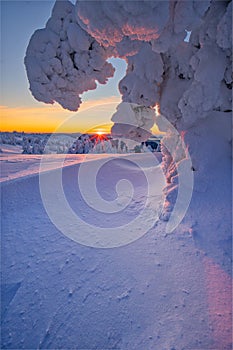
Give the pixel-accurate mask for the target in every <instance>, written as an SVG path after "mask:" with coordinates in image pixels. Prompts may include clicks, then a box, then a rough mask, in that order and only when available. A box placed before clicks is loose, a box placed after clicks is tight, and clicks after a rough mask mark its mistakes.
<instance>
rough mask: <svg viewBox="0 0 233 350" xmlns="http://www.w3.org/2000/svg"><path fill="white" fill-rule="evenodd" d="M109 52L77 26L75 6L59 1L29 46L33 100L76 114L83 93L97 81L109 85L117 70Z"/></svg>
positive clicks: (27, 54)
mask: <svg viewBox="0 0 233 350" xmlns="http://www.w3.org/2000/svg"><path fill="white" fill-rule="evenodd" d="M108 56H109V54H108V52H107V49H105V48H104V47H101V46H100V45H99V44H98V43H97V42H96V40H95V39H94V38H93V37H91V36H90V35H89V34H88V33H86V32H85V31H84V30H83V29H82V28H81V27H80V26H79V25H78V23H77V21H76V19H75V14H74V5H72V4H71V3H70V2H69V1H57V2H56V3H55V5H54V8H53V11H52V16H51V18H50V19H49V20H48V22H47V24H46V27H45V28H44V29H40V30H37V31H36V32H35V33H34V34H33V36H32V38H31V40H30V43H29V45H28V48H27V52H26V57H25V65H26V69H27V75H28V79H29V82H30V90H31V92H32V94H33V96H34V97H35V98H36V99H37V100H39V101H42V102H45V103H54V102H55V101H56V102H58V103H59V104H60V105H62V107H64V108H66V109H69V110H71V111H76V110H77V109H78V108H79V106H80V103H81V98H80V95H81V94H82V93H83V92H84V91H88V90H94V89H95V88H96V81H98V82H99V83H102V84H104V83H106V81H107V79H108V78H109V77H111V76H113V73H114V68H113V67H112V65H111V64H110V63H108V62H106V58H107V57H108Z"/></svg>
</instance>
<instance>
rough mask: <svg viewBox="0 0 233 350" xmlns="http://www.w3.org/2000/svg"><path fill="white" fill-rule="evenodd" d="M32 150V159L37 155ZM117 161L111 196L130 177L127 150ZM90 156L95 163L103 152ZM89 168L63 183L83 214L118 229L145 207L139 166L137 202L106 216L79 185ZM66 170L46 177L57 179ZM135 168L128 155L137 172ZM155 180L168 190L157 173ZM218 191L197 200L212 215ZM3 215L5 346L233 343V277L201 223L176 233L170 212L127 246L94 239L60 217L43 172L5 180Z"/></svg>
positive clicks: (69, 173)
mask: <svg viewBox="0 0 233 350" xmlns="http://www.w3.org/2000/svg"><path fill="white" fill-rule="evenodd" d="M131 156H132V157H135V156H136V157H138V159H139V160H140V159H141V162H142V164H144V168H142V169H143V171H145V170H146V169H149V168H150V163H148V162H147V161H146V162H145V161H144V160H143V159H145V158H143V157H145V154H141V155H131ZM22 157H25V162H24V163H23V162H22V165H23V164H24V166H25V167H26V166H27V160H28V159H29V158H30V157H29V156H25V155H22ZM53 157H54V161H55V162H56V158H57V156H55V155H53ZM59 157H61V155H59ZM98 157H99V158H98V159H100V158H101V157H103V155H98ZM78 159H80V156H78ZM115 161H116V162H117V166H116V167H114V166H113V167H109V168H108V171H102V173H101V174H100V175H101V177H100V179H99V182H98V183H99V186H100V187H99V188H98V189H99V190H100V193H101V194H102V195H103V196H104V198H105V200H106V199H107V200H111V198H112V195H113V196H114V186H113V185H114V184H113V182H112V177H113V178H114V176H115V177H117V176H118V175H120V176H121V177H122V171H124V168H125V159H124V157H122V156H121V157H117V158H116V160H115ZM88 164H89V167H90V168H89V169H90V171H91V169H93V172H94V169H95V166H96V161H90V162H89V163H88ZM79 167H80V165H79V164H75V165H71V166H67V167H64V168H63V188H64V191H65V193H66V197H67V199H68V200H69V204H70V205H71V206H72V208H73V210H74V211H75V212H76V215H79V216H81V217H82V218H83V219H84V220H86V221H89V222H92V223H93V222H94V223H95V225H97V226H103V225H104V227H109V234H110V235H111V228H112V227H114V226H119V224H122V223H123V222H124V220H129V219H131V217H132V216H134V215H137V214H138V212H139V211H140V208H141V206H142V205H143V201H144V198H145V193H146V191H145V190H146V183H145V182H144V181H141V180H140V176H139V175H137V176H136V177H134V179H133V185H134V188H135V190H136V193H137V195H136V198H134V200H133V201H132V203H131V204H130V206H129V207H128V209H127V211H126V212H124V213H123V214H122V215H123V216H122V217H119V216H114V215H113V216H111V217H110V216H109V215H110V214H108V221H103V215H101V214H99V213H98V212H97V211H93V210H92V209H91V208H90V207H89V206H87V203H85V201H83V200H82V197H81V195H80V193H79V192H78V191H77V185H76V178H77V172H78V171H79ZM153 168H154V165H153ZM105 170H106V169H105ZM224 170H225V169H224ZM57 171H58V170H52V171H48V172H47V173H44V174H42V175H41V176H45V177H47V178H48V179H50V180H51V184H52V181H53V178H55V177H56V172H57ZM134 172H135V167H134V166H133V165H132V164H131V163H127V175H128V176H131V175H132V174H134ZM19 176H20V174H19ZM154 180H155V181H154V183H155V186H154V187H155V189H156V183H157V186H158V187H160V190H161V189H162V187H163V185H162V184H158V182H157V181H156V174H155V175H154ZM224 186H225V184H223V188H224ZM226 189H227V188H226ZM219 192H221V189H219ZM215 194H216V193H215ZM212 195H214V193H212ZM224 195H225V194H224ZM106 196H107V197H106ZM216 198H218V197H216ZM216 198H215V199H216ZM54 199H55V198H54ZM208 200H209V199H208V198H205V197H203V198H202V200H201V202H200V203H195V202H194V203H193V206H195V207H197V206H199V205H200V204H201V203H202V204H203V205H202V206H201V207H200V210H201V211H203V212H202V217H206V215H207V214H208V213H209V208H208V207H207V206H206V203H207V202H208ZM215 202H216V200H215ZM212 203H213V202H212ZM54 208H55V209H56V201H55V202H54ZM216 208H217V207H216ZM195 210H196V209H195ZM212 210H213V211H214V215H222V213H220V214H218V213H217V212H216V211H215V209H214V208H212ZM191 213H193V209H192V210H191V211H190V214H191ZM60 215H62V213H61V214H60ZM2 217H3V218H4V220H3V222H2V281H1V287H2V349H74V348H75V349H100V348H101V349H122V350H131V349H135V350H141V349H148V350H149V349H151V350H154V349H166V350H171V349H185V350H186V349H200V350H204V349H216V350H217V349H218V350H220V349H231V316H230V312H231V307H230V305H231V278H230V277H229V274H228V273H227V272H225V271H224V267H223V266H221V265H220V264H219V261H218V259H217V258H218V257H219V255H217V256H216V254H214V253H215V252H214V250H213V249H211V245H210V246H209V245H208V235H207V234H206V235H205V236H203V237H202V240H198V237H199V232H200V231H199V228H198V227H196V228H192V227H191V226H190V225H189V224H188V222H185V223H183V224H181V225H180V226H179V227H178V228H177V229H176V230H175V231H174V232H173V233H172V234H169V235H168V234H165V223H164V222H161V221H160V222H157V224H156V225H155V226H154V228H152V229H150V230H149V231H148V232H147V234H145V235H143V236H142V237H141V238H140V239H138V240H136V241H134V242H133V243H131V244H128V245H125V246H122V247H120V248H115V249H94V248H91V247H86V246H83V245H80V244H78V243H76V242H74V241H73V240H70V239H69V238H68V237H66V236H64V235H63V234H62V233H61V232H59V230H58V229H57V228H56V227H55V226H54V225H53V224H52V223H51V221H50V219H49V217H48V216H47V214H46V211H45V208H44V206H43V204H42V201H41V194H40V189H39V175H38V174H34V175H31V176H29V175H27V176H25V177H24V178H20V177H19V178H18V179H15V180H14V181H5V182H3V183H2ZM64 219H65V218H64ZM216 221H218V218H217V220H216ZM206 229H207V228H206ZM194 230H195V231H196V232H195V233H194ZM206 233H208V234H211V232H206ZM197 243H198V246H197ZM222 244H223V243H222ZM225 267H226V266H225Z"/></svg>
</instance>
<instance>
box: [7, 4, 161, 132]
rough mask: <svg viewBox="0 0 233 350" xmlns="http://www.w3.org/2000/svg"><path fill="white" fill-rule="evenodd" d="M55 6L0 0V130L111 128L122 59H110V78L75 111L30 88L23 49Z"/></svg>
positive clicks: (122, 71) (84, 99)
mask: <svg viewBox="0 0 233 350" xmlns="http://www.w3.org/2000/svg"><path fill="white" fill-rule="evenodd" d="M73 2H74V1H73ZM53 5H54V1H50V0H46V1H1V94H0V113H1V127H0V130H1V131H13V130H17V131H25V132H54V131H57V132H87V131H88V130H90V129H93V128H95V127H100V128H101V126H102V128H104V129H106V130H107V131H109V129H110V119H111V116H112V114H113V113H114V111H115V109H116V106H117V105H118V103H120V101H121V96H120V93H119V91H118V83H119V81H120V80H121V79H122V78H123V76H124V75H125V71H126V62H125V61H124V60H121V59H116V58H112V59H110V62H111V63H112V64H113V66H114V67H115V69H116V72H115V75H114V77H113V78H111V79H109V81H108V83H107V84H106V85H100V84H98V87H97V89H96V90H93V91H89V92H86V93H84V94H83V96H82V100H83V103H82V105H81V108H80V109H79V111H78V112H69V111H67V110H64V109H63V108H62V107H60V105H58V104H57V103H55V104H54V105H46V104H44V103H42V102H38V101H36V100H35V99H34V98H33V96H32V95H31V93H30V91H29V86H28V81H27V76H26V71H25V67H24V63H23V61H24V56H25V52H26V48H27V45H28V42H29V40H30V37H31V35H32V34H33V32H34V31H35V30H36V29H39V28H43V27H44V26H45V23H46V22H47V20H48V18H49V17H50V13H51V10H52V7H53ZM103 125H105V126H103ZM153 131H154V132H155V131H156V128H154V129H153Z"/></svg>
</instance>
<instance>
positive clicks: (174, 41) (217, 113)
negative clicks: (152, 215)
mask: <svg viewBox="0 0 233 350" xmlns="http://www.w3.org/2000/svg"><path fill="white" fill-rule="evenodd" d="M231 14H232V2H231V1H215V0H213V1H210V0H204V1H195V0H192V1H178V2H175V1H162V2H161V1H143V0H141V1H124V2H123V1H118V0H115V1H102V0H99V1H79V0H77V1H76V4H75V5H73V4H71V3H70V2H68V1H57V2H56V3H55V6H54V9H53V12H52V15H51V18H50V19H49V21H48V22H47V24H46V28H45V29H42V30H38V31H36V32H35V33H34V35H33V36H32V39H31V41H30V43H29V46H28V49H27V53H26V58H25V64H26V68H27V74H28V78H29V82H30V89H31V91H32V93H33V95H34V96H35V98H37V99H38V100H40V101H43V102H46V103H53V102H54V101H57V102H58V103H60V104H61V105H62V106H63V107H64V108H68V109H70V110H77V109H78V107H79V105H80V103H81V99H80V95H81V94H82V93H83V92H84V91H87V90H90V89H95V87H96V82H95V81H99V82H100V83H106V81H107V78H108V77H110V76H112V75H113V73H114V69H113V67H112V66H111V65H110V64H109V63H108V62H107V59H108V58H109V57H112V56H114V57H121V58H123V59H125V60H126V61H127V63H128V68H127V72H126V76H125V77H124V78H123V79H122V80H121V81H120V83H119V90H120V92H121V94H122V101H123V102H122V104H120V106H119V107H118V110H117V112H116V113H115V115H114V116H113V121H114V123H115V125H114V126H113V129H112V131H113V133H116V134H117V135H121V136H125V137H126V138H128V139H132V140H133V141H135V140H136V141H138V140H139V139H140V140H141V141H143V140H144V139H146V138H148V137H149V135H150V128H151V126H152V124H153V122H154V117H153V112H152V108H153V107H154V106H155V105H156V104H158V105H159V106H160V113H161V114H162V115H163V116H165V118H166V119H167V121H168V122H169V123H171V125H172V126H173V127H174V128H175V129H176V130H178V132H179V133H180V135H181V138H182V140H183V141H184V142H185V144H186V149H185V150H183V149H181V148H180V140H179V138H177V135H176V133H174V132H173V131H172V128H170V127H169V123H168V124H167V123H165V124H164V123H163V122H162V121H161V119H160V117H159V116H158V117H157V118H156V119H157V123H158V125H159V127H160V130H161V131H165V132H166V137H165V138H164V140H163V144H162V153H163V169H164V172H165V174H166V178H167V187H166V189H165V195H166V205H165V208H164V213H163V218H164V219H167V218H168V217H169V213H170V212H171V211H172V208H173V206H174V202H175V199H176V193H177V189H178V186H179V178H178V173H177V169H178V168H179V166H180V165H181V163H182V162H184V160H185V159H187V156H188V152H189V154H190V155H191V159H192V167H190V172H194V180H195V185H194V193H193V202H192V203H195V202H196V203H197V206H200V207H201V206H203V210H204V207H205V206H206V205H208V201H205V200H204V201H203V202H202V205H200V204H199V203H198V200H199V198H200V193H203V192H204V193H205V194H206V193H207V192H208V191H213V187H212V188H210V185H209V184H210V183H212V184H213V186H214V187H216V188H217V187H219V188H221V185H222V184H220V183H219V181H223V182H225V183H227V184H229V183H230V181H229V179H230V153H231V139H232V137H231V135H229V132H228V130H230V126H231V120H230V117H229V116H230V113H229V112H231V88H232V75H231V69H230V67H231V64H230V63H231V59H232V53H231V42H232V39H231V23H232V18H231ZM187 31H188V32H191V35H190V37H189V40H187V39H186V34H187ZM138 110H141V111H143V113H138ZM129 124H130V125H129ZM220 126H221V127H220ZM218 129H219V130H221V131H220V132H219V133H218V132H217V130H218ZM211 133H212V134H211ZM213 135H214V136H213ZM171 148H172V149H173V150H174V151H173V152H172V153H173V154H172V155H171V154H170V152H169V151H168V149H171ZM200 148H201V149H200ZM216 148H218V152H220V153H222V154H224V159H225V160H226V161H225V163H224V164H222V162H221V161H220V158H219V157H213V154H212V152H213V150H214V152H215V150H216ZM218 152H217V154H218ZM221 167H223V168H224V169H225V171H224V173H223V170H222V168H221ZM220 174H222V176H223V174H224V180H220ZM223 192H224V191H222V193H223ZM206 198H208V200H209V199H210V197H209V196H207V195H206ZM212 199H213V198H212ZM192 203H191V204H192ZM217 205H218V206H219V207H221V208H222V210H223V212H224V211H225V212H227V213H229V207H230V205H231V199H229V197H227V199H226V198H224V196H223V195H221V196H220V197H219V199H218V204H216V206H217ZM191 207H192V205H191ZM190 216H191V222H193V221H195V220H194V219H193V217H192V215H191V214H190ZM194 216H195V211H194ZM188 217H189V216H188V215H187V218H188ZM217 218H218V219H216V221H214V220H213V221H211V223H209V225H210V226H211V230H212V232H213V233H212V237H215V238H214V239H215V241H216V242H218V241H219V239H220V238H219V236H221V235H223V236H222V238H221V239H223V240H226V241H227V240H228V238H229V227H230V226H229V225H230V221H231V219H230V218H229V215H228V214H227V218H226V220H225V222H226V227H224V228H223V229H222V231H221V234H219V233H218V223H217V222H218V220H221V218H220V217H219V216H218V215H217ZM198 222H199V226H200V227H199V229H200V232H201V235H204V234H205V232H204V230H203V228H204V227H205V224H204V220H203V221H202V220H201V219H200V218H199V221H198ZM226 250H227V251H228V250H229V249H228V248H226ZM228 253H229V251H228ZM228 256H229V254H228Z"/></svg>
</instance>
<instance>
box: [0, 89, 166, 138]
mask: <svg viewBox="0 0 233 350" xmlns="http://www.w3.org/2000/svg"><path fill="white" fill-rule="evenodd" d="M120 102H121V101H120V97H118V96H112V97H108V98H103V99H100V100H90V101H84V102H83V103H82V104H81V106H80V108H79V111H78V112H70V111H68V110H64V109H63V108H62V107H61V106H59V105H58V104H54V105H45V104H41V105H40V104H38V106H35V107H8V106H0V115H1V126H0V131H8V132H12V131H18V132H23V131H24V132H26V133H27V132H28V133H30V132H33V133H53V132H59V133H77V132H80V133H98V132H103V134H109V133H111V127H112V125H113V123H112V122H111V120H110V119H111V116H112V115H113V113H115V110H116V107H117V105H118V104H119V103H120ZM157 108H158V107H157ZM152 133H153V134H162V133H161V132H160V131H159V130H158V128H157V126H156V125H154V126H153V128H152ZM99 135H100V134H99Z"/></svg>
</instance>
